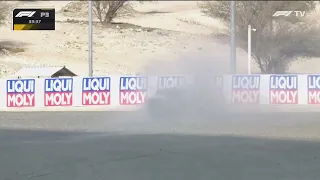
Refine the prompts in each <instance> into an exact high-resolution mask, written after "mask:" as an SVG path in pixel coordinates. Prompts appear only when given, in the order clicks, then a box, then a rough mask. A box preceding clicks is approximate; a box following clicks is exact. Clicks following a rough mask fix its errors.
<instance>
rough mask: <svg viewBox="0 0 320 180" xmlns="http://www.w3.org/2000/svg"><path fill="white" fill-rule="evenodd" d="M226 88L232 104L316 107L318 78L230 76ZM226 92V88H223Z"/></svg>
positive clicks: (310, 76) (301, 76) (318, 96)
mask: <svg viewBox="0 0 320 180" xmlns="http://www.w3.org/2000/svg"><path fill="white" fill-rule="evenodd" d="M224 79H225V80H226V81H228V83H227V84H229V85H230V82H231V88H230V89H231V92H229V93H227V94H228V95H229V98H230V101H231V102H232V103H233V104H270V105H278V104H291V105H293V104H299V105H307V104H310V105H311V104H320V74H319V75H317V74H302V75H297V74H274V75H273V74H271V75H234V76H228V77H225V78H224ZM224 88H227V89H228V87H224Z"/></svg>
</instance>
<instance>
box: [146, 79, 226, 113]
mask: <svg viewBox="0 0 320 180" xmlns="http://www.w3.org/2000/svg"><path fill="white" fill-rule="evenodd" d="M146 107H147V112H148V115H149V117H151V118H178V117H179V118H182V117H183V118H191V117H193V118H196V117H204V118H212V117H214V116H217V115H221V114H223V113H224V111H225V108H224V107H225V100H224V95H223V92H222V90H221V88H218V87H213V88H212V87H199V86H198V87H196V86H195V85H184V86H180V87H174V88H168V89H161V90H158V91H157V92H156V94H155V95H154V96H152V97H149V98H148V100H147V103H146Z"/></svg>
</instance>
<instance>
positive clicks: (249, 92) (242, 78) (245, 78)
mask: <svg viewBox="0 0 320 180" xmlns="http://www.w3.org/2000/svg"><path fill="white" fill-rule="evenodd" d="M259 102H260V75H236V76H232V103H234V104H259Z"/></svg>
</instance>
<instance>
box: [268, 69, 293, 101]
mask: <svg viewBox="0 0 320 180" xmlns="http://www.w3.org/2000/svg"><path fill="white" fill-rule="evenodd" d="M269 84H270V88H269V103H270V104H298V76H297V75H271V76H270V83H269Z"/></svg>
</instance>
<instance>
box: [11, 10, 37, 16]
mask: <svg viewBox="0 0 320 180" xmlns="http://www.w3.org/2000/svg"><path fill="white" fill-rule="evenodd" d="M35 13H36V11H20V12H19V13H18V14H17V15H16V16H15V17H32V16H33V15H34V14H35Z"/></svg>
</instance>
